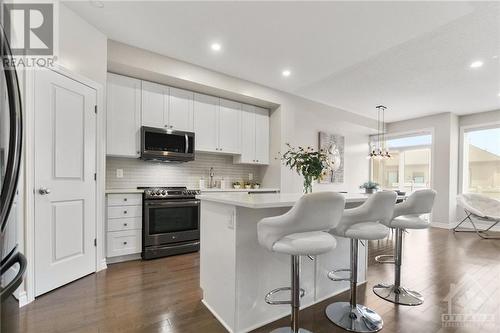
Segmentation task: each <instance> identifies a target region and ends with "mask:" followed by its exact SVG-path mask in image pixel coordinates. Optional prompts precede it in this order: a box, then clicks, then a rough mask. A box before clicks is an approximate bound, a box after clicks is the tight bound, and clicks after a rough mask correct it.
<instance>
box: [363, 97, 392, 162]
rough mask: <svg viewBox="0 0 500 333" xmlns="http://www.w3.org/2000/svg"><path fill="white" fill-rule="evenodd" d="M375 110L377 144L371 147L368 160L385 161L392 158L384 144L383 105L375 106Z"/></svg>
mask: <svg viewBox="0 0 500 333" xmlns="http://www.w3.org/2000/svg"><path fill="white" fill-rule="evenodd" d="M376 109H377V142H376V143H375V144H372V145H371V148H370V154H368V157H367V158H369V159H373V160H375V159H377V160H382V159H383V160H386V159H390V158H392V155H391V153H390V152H389V150H388V149H387V148H386V142H385V110H386V109H387V108H386V107H385V106H383V105H378V106H376Z"/></svg>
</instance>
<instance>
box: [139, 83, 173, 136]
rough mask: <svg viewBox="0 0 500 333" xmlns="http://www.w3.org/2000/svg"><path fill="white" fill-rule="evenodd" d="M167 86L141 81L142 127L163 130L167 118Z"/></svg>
mask: <svg viewBox="0 0 500 333" xmlns="http://www.w3.org/2000/svg"><path fill="white" fill-rule="evenodd" d="M168 97H169V91H168V87H167V86H163V85H161V84H158V83H153V82H148V81H142V125H143V126H150V127H160V128H163V127H164V126H165V124H166V123H167V118H168V105H169V103H168Z"/></svg>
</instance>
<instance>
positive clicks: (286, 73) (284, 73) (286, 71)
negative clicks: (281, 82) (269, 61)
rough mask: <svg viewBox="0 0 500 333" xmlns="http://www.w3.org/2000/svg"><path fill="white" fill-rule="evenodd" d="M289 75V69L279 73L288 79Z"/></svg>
mask: <svg viewBox="0 0 500 333" xmlns="http://www.w3.org/2000/svg"><path fill="white" fill-rule="evenodd" d="M290 74H292V72H290V70H289V69H285V70H284V71H283V72H281V75H283V76H284V77H289V76H290Z"/></svg>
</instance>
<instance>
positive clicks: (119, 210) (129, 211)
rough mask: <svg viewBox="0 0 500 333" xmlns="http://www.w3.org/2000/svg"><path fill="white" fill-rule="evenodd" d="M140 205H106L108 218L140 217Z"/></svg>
mask: <svg viewBox="0 0 500 333" xmlns="http://www.w3.org/2000/svg"><path fill="white" fill-rule="evenodd" d="M141 216H142V206H116V207H108V218H110V219H113V218H123V217H141Z"/></svg>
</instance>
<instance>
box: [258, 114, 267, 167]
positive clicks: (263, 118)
mask: <svg viewBox="0 0 500 333" xmlns="http://www.w3.org/2000/svg"><path fill="white" fill-rule="evenodd" d="M255 161H256V163H258V164H269V110H267V109H263V108H259V107H255Z"/></svg>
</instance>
